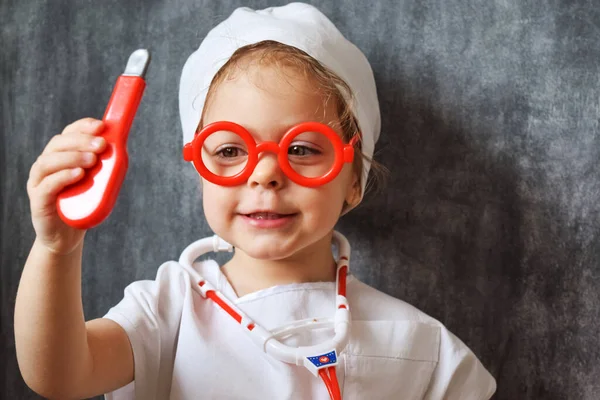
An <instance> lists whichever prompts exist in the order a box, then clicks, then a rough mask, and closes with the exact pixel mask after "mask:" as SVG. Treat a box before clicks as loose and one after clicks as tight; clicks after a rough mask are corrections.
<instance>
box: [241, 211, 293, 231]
mask: <svg viewBox="0 0 600 400" xmlns="http://www.w3.org/2000/svg"><path fill="white" fill-rule="evenodd" d="M240 215H241V216H242V218H243V219H244V221H246V222H247V223H248V224H250V225H251V226H253V227H256V228H280V227H282V226H284V225H287V224H288V223H291V222H292V221H293V219H294V217H295V216H296V215H297V213H286V214H283V213H277V212H273V211H253V212H250V213H241V214H240Z"/></svg>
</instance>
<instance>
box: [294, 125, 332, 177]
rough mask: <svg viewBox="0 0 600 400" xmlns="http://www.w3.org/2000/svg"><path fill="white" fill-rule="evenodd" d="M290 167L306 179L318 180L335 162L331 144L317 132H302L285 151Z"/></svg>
mask: <svg viewBox="0 0 600 400" xmlns="http://www.w3.org/2000/svg"><path fill="white" fill-rule="evenodd" d="M287 156H288V160H289V161H290V166H291V167H292V169H293V170H294V171H296V172H297V173H298V174H300V175H302V176H304V177H306V178H319V177H321V176H323V175H325V174H326V173H327V171H329V170H330V169H331V166H332V165H333V162H334V160H335V151H334V147H333V143H332V142H331V141H330V140H329V138H328V137H327V136H325V135H324V134H322V133H319V132H303V133H301V134H299V135H298V136H296V137H295V138H294V139H293V140H292V142H291V143H290V145H289V146H288V150H287Z"/></svg>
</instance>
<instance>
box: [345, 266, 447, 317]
mask: <svg viewBox="0 0 600 400" xmlns="http://www.w3.org/2000/svg"><path fill="white" fill-rule="evenodd" d="M348 302H349V303H350V307H351V310H352V319H355V320H365V321H367V320H388V321H389V320H392V321H415V322H422V323H427V324H431V325H434V326H443V325H442V324H441V323H440V322H439V321H437V320H436V319H434V318H432V317H430V316H429V315H427V314H426V313H424V312H423V311H421V310H419V309H418V308H417V307H415V306H413V305H411V304H409V303H407V302H405V301H403V300H400V299H398V298H395V297H392V296H390V295H388V294H386V293H383V292H381V291H379V290H377V289H375V288H374V287H371V286H369V285H367V284H366V283H363V282H361V281H360V280H359V279H357V278H356V277H354V276H353V277H352V280H351V281H349V282H348Z"/></svg>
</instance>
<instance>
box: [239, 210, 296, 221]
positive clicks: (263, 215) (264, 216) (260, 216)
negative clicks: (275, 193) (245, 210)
mask: <svg viewBox="0 0 600 400" xmlns="http://www.w3.org/2000/svg"><path fill="white" fill-rule="evenodd" d="M242 215H243V216H245V217H248V218H252V219H256V220H274V219H280V218H285V217H289V216H292V215H294V214H279V213H274V212H270V211H256V212H253V213H250V214H242Z"/></svg>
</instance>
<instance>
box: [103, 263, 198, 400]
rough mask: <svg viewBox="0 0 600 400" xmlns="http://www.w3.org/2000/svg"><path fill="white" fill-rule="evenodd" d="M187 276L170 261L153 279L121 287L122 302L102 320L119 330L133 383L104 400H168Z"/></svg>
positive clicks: (109, 394) (187, 285)
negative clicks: (130, 361)
mask: <svg viewBox="0 0 600 400" xmlns="http://www.w3.org/2000/svg"><path fill="white" fill-rule="evenodd" d="M190 287H191V286H190V282H189V277H188V275H187V274H185V272H183V269H182V268H181V267H180V266H179V265H178V264H177V263H176V262H173V261H170V262H166V263H164V264H163V265H161V266H160V268H159V269H158V272H157V275H156V279H155V280H153V281H152V280H142V281H136V282H133V283H131V284H130V285H129V286H127V287H126V288H125V293H124V297H123V299H122V300H121V301H120V302H119V303H118V304H117V305H116V306H114V307H113V308H111V309H110V310H109V311H108V313H107V314H106V315H105V316H104V318H107V319H110V320H113V321H115V322H116V323H118V324H119V325H121V326H122V327H123V329H124V330H125V332H126V333H127V336H128V338H129V342H130V343H131V348H132V351H133V358H134V369H135V371H134V381H133V382H131V383H130V384H128V385H126V386H124V387H122V388H120V389H117V390H115V391H114V392H111V393H107V394H106V395H105V398H106V399H107V400H124V399H144V400H154V399H166V398H169V392H170V388H171V375H172V370H173V362H174V355H175V352H174V348H175V346H176V342H177V332H178V330H179V325H180V322H181V313H182V307H183V301H184V298H185V293H186V289H187V288H190Z"/></svg>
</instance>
